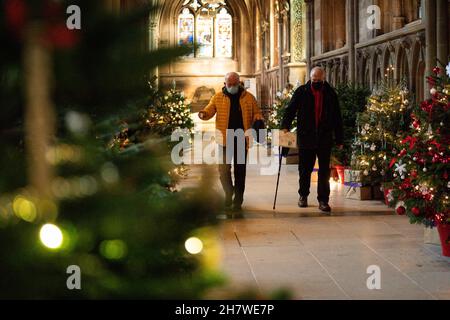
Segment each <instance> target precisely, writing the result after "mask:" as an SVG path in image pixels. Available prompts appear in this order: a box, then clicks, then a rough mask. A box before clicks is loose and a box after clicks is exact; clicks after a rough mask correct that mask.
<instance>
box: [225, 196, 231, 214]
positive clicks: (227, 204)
mask: <svg viewBox="0 0 450 320" xmlns="http://www.w3.org/2000/svg"><path fill="white" fill-rule="evenodd" d="M232 204H233V193H229V194H225V203H224V208H225V210H226V211H228V210H231V205H232Z"/></svg>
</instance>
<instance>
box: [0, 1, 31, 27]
mask: <svg viewBox="0 0 450 320" xmlns="http://www.w3.org/2000/svg"><path fill="white" fill-rule="evenodd" d="M4 7H5V14H6V24H7V25H8V27H9V28H10V29H11V30H12V31H13V32H14V33H15V34H20V33H21V32H22V30H23V28H24V26H25V23H26V20H27V16H28V8H27V5H26V4H25V1H23V0H6V2H5V5H4Z"/></svg>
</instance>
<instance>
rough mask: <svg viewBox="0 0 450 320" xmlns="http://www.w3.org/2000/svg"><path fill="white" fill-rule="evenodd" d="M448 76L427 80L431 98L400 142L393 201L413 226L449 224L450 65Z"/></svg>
mask: <svg viewBox="0 0 450 320" xmlns="http://www.w3.org/2000/svg"><path fill="white" fill-rule="evenodd" d="M447 69H448V70H447V76H445V75H443V73H442V72H441V71H442V70H441V69H440V68H438V67H436V68H434V70H433V72H434V74H433V75H431V76H429V77H427V80H428V83H429V85H430V88H431V90H430V94H431V98H430V99H427V100H425V101H423V102H422V103H420V104H419V105H418V106H417V107H416V108H415V109H414V110H413V112H412V114H411V117H410V118H411V119H410V123H411V126H410V130H409V132H407V133H406V134H405V135H404V136H403V138H402V139H401V140H400V141H398V143H397V145H398V150H399V153H398V154H397V155H396V156H395V157H394V158H393V159H392V160H391V162H390V167H391V168H392V170H393V173H392V180H393V182H392V184H391V188H392V190H391V192H390V193H389V196H388V197H389V200H390V202H391V204H392V205H395V207H396V212H397V213H398V214H400V215H407V216H408V217H409V219H410V222H411V223H423V224H424V225H425V226H427V227H433V226H436V225H440V224H448V223H449V222H450V220H449V214H450V206H449V203H450V201H449V196H450V180H449V176H450V168H449V162H450V149H449V145H450V100H449V97H450V82H449V77H450V64H449V66H448V67H447Z"/></svg>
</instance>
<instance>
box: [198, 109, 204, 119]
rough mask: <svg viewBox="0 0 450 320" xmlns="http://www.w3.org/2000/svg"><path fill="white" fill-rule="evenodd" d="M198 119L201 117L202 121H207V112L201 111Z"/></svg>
mask: <svg viewBox="0 0 450 320" xmlns="http://www.w3.org/2000/svg"><path fill="white" fill-rule="evenodd" d="M198 117H199V118H200V119H201V120H205V118H206V112H205V111H199V112H198Z"/></svg>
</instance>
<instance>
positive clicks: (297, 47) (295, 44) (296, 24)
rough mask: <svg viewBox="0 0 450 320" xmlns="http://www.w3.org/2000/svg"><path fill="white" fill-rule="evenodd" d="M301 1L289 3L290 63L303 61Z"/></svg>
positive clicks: (303, 34)
mask: <svg viewBox="0 0 450 320" xmlns="http://www.w3.org/2000/svg"><path fill="white" fill-rule="evenodd" d="M304 14H305V12H304V6H303V0H292V1H291V57H292V62H301V61H303V60H304V59H305V50H304V43H305V42H304V41H305V40H306V39H305V37H304V36H305V30H304V25H303V22H304V20H303V17H304Z"/></svg>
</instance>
